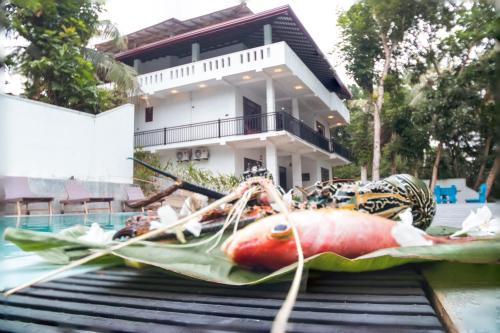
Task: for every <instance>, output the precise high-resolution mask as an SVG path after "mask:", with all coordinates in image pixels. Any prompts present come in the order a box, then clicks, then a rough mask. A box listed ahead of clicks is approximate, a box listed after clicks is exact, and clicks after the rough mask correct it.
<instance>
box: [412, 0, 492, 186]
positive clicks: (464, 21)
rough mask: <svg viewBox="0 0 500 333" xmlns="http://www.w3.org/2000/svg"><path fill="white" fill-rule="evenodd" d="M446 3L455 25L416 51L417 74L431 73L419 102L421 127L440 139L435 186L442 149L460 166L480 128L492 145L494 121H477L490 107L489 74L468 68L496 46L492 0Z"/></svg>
mask: <svg viewBox="0 0 500 333" xmlns="http://www.w3.org/2000/svg"><path fill="white" fill-rule="evenodd" d="M448 7H449V8H450V13H451V18H450V17H448V19H449V21H448V22H447V25H448V26H449V27H453V29H450V30H449V31H448V32H447V33H446V34H444V36H445V37H441V38H439V37H437V34H432V36H436V40H433V41H432V42H429V45H430V46H431V47H429V48H427V49H425V50H422V51H421V52H419V53H415V54H414V55H415V56H416V58H417V61H416V65H415V68H418V70H417V71H416V72H417V74H420V75H422V73H423V72H425V70H427V71H432V72H433V75H427V79H426V80H425V84H424V85H423V86H422V89H421V91H422V92H423V94H422V95H420V98H419V100H420V102H419V103H418V104H420V106H421V107H423V112H424V113H425V112H428V114H427V115H426V116H424V117H423V119H424V122H423V123H422V125H423V126H425V125H426V124H427V129H428V134H429V136H430V137H431V138H432V140H433V141H434V142H435V143H436V153H435V159H434V163H433V169H432V176H431V183H430V187H431V188H434V185H435V184H436V180H437V177H438V173H439V170H440V162H441V158H442V156H443V153H444V150H448V151H447V152H445V153H447V154H448V155H449V156H451V157H452V158H451V161H452V163H454V164H455V165H456V166H458V165H459V163H458V159H459V158H463V151H464V150H470V149H469V148H470V147H469V143H470V142H471V141H472V140H473V139H474V135H475V134H476V135H477V132H478V131H479V133H483V134H484V135H486V138H485V139H481V141H484V146H488V145H487V143H488V139H487V138H488V136H491V135H489V134H491V132H490V131H489V130H488V128H489V129H491V128H492V126H491V123H488V122H487V121H486V122H485V120H486V119H487V118H488V116H485V117H482V118H483V120H482V121H483V122H482V124H485V125H486V128H485V127H484V126H482V125H481V124H480V123H481V121H480V120H479V121H478V118H481V116H479V115H480V114H483V115H485V113H486V114H487V113H488V110H490V108H488V107H485V105H486V104H488V103H490V102H489V101H488V100H489V99H491V98H488V96H491V95H492V94H491V86H490V85H489V83H488V82H489V81H490V80H491V79H490V78H491V75H488V74H487V73H486V72H485V71H484V70H483V72H482V73H481V71H480V70H479V68H477V67H476V68H475V69H472V67H471V70H470V71H467V68H469V66H471V65H472V64H474V63H475V62H476V60H477V59H479V58H481V57H482V54H487V53H488V52H489V50H491V49H492V48H493V45H494V28H495V24H494V22H495V10H494V8H493V5H492V3H491V2H489V1H484V0H476V1H472V2H460V3H455V2H449V3H448ZM486 71H487V69H486ZM481 110H482V111H481ZM481 128H483V129H482V130H481ZM488 133H489V134H488ZM485 148H487V149H486V150H489V149H490V147H485ZM483 155H484V154H483ZM455 169H456V170H455V171H458V168H457V167H455ZM455 176H458V175H457V174H455Z"/></svg>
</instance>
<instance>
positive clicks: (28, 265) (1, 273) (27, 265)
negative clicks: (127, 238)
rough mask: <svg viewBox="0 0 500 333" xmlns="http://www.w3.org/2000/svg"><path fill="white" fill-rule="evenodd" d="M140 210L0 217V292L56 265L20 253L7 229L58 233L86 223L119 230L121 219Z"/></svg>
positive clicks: (89, 267) (84, 269) (76, 270)
mask: <svg viewBox="0 0 500 333" xmlns="http://www.w3.org/2000/svg"><path fill="white" fill-rule="evenodd" d="M137 214H140V213H134V212H132V213H113V214H88V215H87V216H86V215H83V214H80V215H73V214H64V215H52V216H36V215H34V216H21V217H17V216H8V217H5V216H0V235H1V236H0V291H4V290H7V289H9V288H12V287H15V286H17V285H19V284H22V283H25V282H28V281H31V280H32V279H34V278H37V277H39V276H41V275H43V274H45V273H47V272H50V271H52V270H54V269H57V268H59V267H60V265H56V264H51V263H49V262H47V261H46V260H44V259H43V258H41V257H39V256H38V255H36V254H34V253H30V252H24V251H22V250H21V249H19V248H18V247H17V246H16V245H14V244H13V243H11V242H9V241H6V240H5V239H4V237H3V234H4V231H5V229H7V228H9V227H10V228H20V229H26V230H32V231H39V232H58V231H61V230H63V229H66V228H69V227H72V226H74V225H78V224H82V225H87V226H90V225H91V224H92V223H94V222H96V223H98V224H99V225H100V226H101V227H102V228H103V229H106V230H119V229H121V228H122V227H123V226H124V225H125V220H126V219H127V218H128V217H130V216H132V215H137ZM100 268H102V266H99V265H93V264H87V265H84V266H80V267H77V268H74V269H72V270H70V271H67V272H65V273H63V274H61V275H59V276H58V277H64V276H70V275H73V274H81V273H85V272H88V271H90V270H95V269H100Z"/></svg>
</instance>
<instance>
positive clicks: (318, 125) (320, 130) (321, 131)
mask: <svg viewBox="0 0 500 333" xmlns="http://www.w3.org/2000/svg"><path fill="white" fill-rule="evenodd" d="M316 131H318V133H319V134H321V135H322V136H325V126H323V124H322V123H320V122H319V121H317V122H316Z"/></svg>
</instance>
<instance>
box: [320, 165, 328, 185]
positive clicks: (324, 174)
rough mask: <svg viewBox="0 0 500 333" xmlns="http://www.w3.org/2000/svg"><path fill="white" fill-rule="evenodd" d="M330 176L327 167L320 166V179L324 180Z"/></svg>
mask: <svg viewBox="0 0 500 333" xmlns="http://www.w3.org/2000/svg"><path fill="white" fill-rule="evenodd" d="M329 178H330V172H329V171H328V169H327V168H321V181H322V182H326V181H328V179H329Z"/></svg>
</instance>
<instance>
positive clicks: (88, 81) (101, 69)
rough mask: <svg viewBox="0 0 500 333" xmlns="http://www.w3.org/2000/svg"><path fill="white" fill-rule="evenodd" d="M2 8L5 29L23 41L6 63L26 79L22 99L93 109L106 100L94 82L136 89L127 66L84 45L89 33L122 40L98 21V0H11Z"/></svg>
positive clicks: (104, 94)
mask: <svg viewBox="0 0 500 333" xmlns="http://www.w3.org/2000/svg"><path fill="white" fill-rule="evenodd" d="M3 8H4V9H5V10H4V13H6V15H5V17H6V18H7V20H8V28H9V30H10V31H11V32H13V33H14V34H17V35H18V36H19V37H22V38H24V39H25V40H26V41H27V42H28V45H27V46H26V47H19V48H18V49H17V50H16V51H15V52H14V53H12V54H11V55H10V56H9V57H8V62H7V63H8V64H10V65H11V66H13V67H14V69H15V70H17V71H18V72H19V73H21V74H22V75H23V76H24V77H25V78H26V82H25V94H26V96H27V97H28V98H31V99H35V100H40V101H44V102H47V103H51V104H56V105H60V106H64V107H69V108H73V109H77V110H81V111H85V112H91V113H97V112H100V111H102V107H101V105H102V104H106V103H108V104H109V99H108V100H106V99H105V98H106V97H107V96H108V94H106V93H102V92H101V91H100V90H99V88H98V85H99V84H101V83H103V82H114V83H115V86H116V88H117V89H118V90H120V91H122V92H123V91H126V92H131V91H134V90H136V89H137V87H138V84H137V81H136V78H135V77H136V73H135V71H134V70H133V68H131V67H130V66H127V65H125V64H123V63H120V62H117V61H115V60H114V59H113V57H112V56H111V55H109V54H103V53H100V52H98V51H97V50H95V49H91V48H88V47H87V45H88V44H89V40H90V39H91V38H92V37H95V36H105V37H108V38H112V39H113V40H114V41H115V43H116V44H117V45H123V44H124V43H123V39H122V38H121V37H120V35H119V33H118V31H117V30H116V28H115V27H114V26H113V25H112V24H110V22H107V21H100V20H99V14H100V13H101V12H102V11H103V6H102V2H101V1H95V0H77V1H76V0H75V1H73V0H64V1H54V0H11V1H8V2H7V3H6V4H4V5H3ZM103 99H104V100H103Z"/></svg>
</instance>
